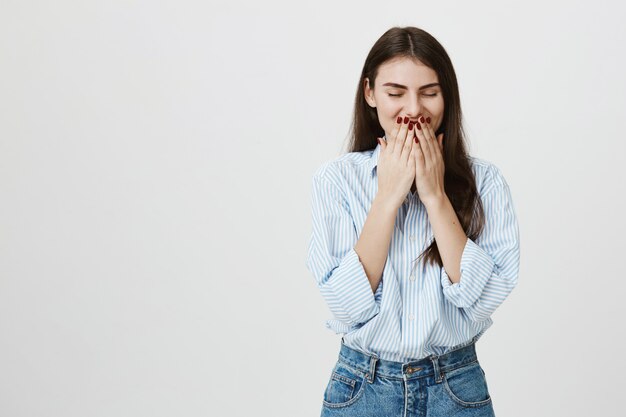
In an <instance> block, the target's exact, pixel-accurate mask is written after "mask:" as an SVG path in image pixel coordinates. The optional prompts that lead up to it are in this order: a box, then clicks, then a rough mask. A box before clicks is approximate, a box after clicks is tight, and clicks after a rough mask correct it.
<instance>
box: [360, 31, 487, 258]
mask: <svg viewBox="0 0 626 417" xmlns="http://www.w3.org/2000/svg"><path fill="white" fill-rule="evenodd" d="M400 57H406V58H411V59H417V60H419V61H421V62H422V63H423V64H424V65H426V66H428V67H430V68H432V69H433V70H434V71H435V72H436V73H437V77H438V78H439V83H440V85H441V90H442V94H443V99H444V114H443V122H442V123H441V126H440V127H439V129H437V131H436V132H435V136H436V135H438V134H439V133H443V134H444V142H443V162H444V165H445V174H444V187H445V192H446V195H447V196H448V198H449V199H450V202H451V203H452V206H453V207H454V211H455V212H456V214H457V216H458V218H459V221H460V222H461V226H462V227H463V230H464V231H465V234H466V235H467V236H468V237H469V238H470V239H472V240H476V238H477V237H478V236H479V235H480V233H481V231H482V229H483V227H484V224H485V215H484V210H483V206H482V202H481V200H480V195H479V194H478V191H477V189H476V179H475V178H474V174H473V172H472V168H471V164H470V160H469V155H468V153H467V147H466V143H465V132H464V129H463V124H462V113H461V101H460V95H459V87H458V84H457V80H456V74H455V72H454V67H453V66H452V62H451V61H450V57H449V56H448V54H447V53H446V51H445V49H444V48H443V46H442V45H441V44H440V43H439V42H438V41H437V40H436V39H435V38H434V37H433V36H432V35H430V34H429V33H428V32H426V31H424V30H422V29H419V28H416V27H411V26H409V27H393V28H391V29H389V30H388V31H387V32H385V33H384V34H383V35H382V36H381V37H380V38H379V39H378V40H377V41H376V43H375V44H374V46H373V47H372V49H371V50H370V52H369V54H368V55H367V58H366V60H365V64H364V65H363V71H362V72H361V78H360V80H359V85H358V89H357V93H356V99H355V102H354V119H353V121H352V126H351V132H350V143H349V149H348V152H362V151H366V150H370V149H374V148H375V147H376V145H377V143H378V142H377V139H376V138H377V137H382V136H383V135H384V134H385V131H384V130H383V128H382V126H381V125H380V123H379V121H378V116H377V113H376V109H375V108H372V107H370V106H369V105H368V104H367V102H366V101H365V94H364V93H365V86H364V83H365V78H369V82H370V84H369V85H370V88H372V89H373V88H374V85H375V81H376V76H377V75H378V68H379V67H380V66H381V65H382V64H383V63H385V62H387V61H389V60H391V59H395V58H400ZM422 257H424V260H425V263H431V264H432V263H435V262H436V263H437V264H438V265H439V267H442V266H443V261H442V259H441V255H440V254H439V249H438V248H437V243H436V241H435V240H434V239H433V240H432V242H431V244H430V246H428V248H426V249H425V250H424V252H423V253H422V254H420V255H419V257H418V258H417V259H416V261H418V260H419V259H420V258H422Z"/></svg>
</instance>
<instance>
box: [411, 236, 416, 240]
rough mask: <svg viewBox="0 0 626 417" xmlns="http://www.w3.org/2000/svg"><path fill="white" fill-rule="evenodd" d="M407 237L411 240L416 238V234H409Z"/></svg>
mask: <svg viewBox="0 0 626 417" xmlns="http://www.w3.org/2000/svg"><path fill="white" fill-rule="evenodd" d="M409 239H411V240H415V239H417V236H415V235H411V236H409Z"/></svg>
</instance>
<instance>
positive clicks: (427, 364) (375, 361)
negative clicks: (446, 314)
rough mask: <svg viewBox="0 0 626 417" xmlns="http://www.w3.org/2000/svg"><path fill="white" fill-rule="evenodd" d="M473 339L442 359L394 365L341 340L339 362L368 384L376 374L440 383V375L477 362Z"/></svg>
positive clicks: (431, 357) (435, 358) (394, 363)
mask: <svg viewBox="0 0 626 417" xmlns="http://www.w3.org/2000/svg"><path fill="white" fill-rule="evenodd" d="M477 340H478V337H477V336H475V337H474V338H472V340H470V341H469V342H467V343H466V344H462V345H460V346H458V347H455V348H454V349H453V350H451V351H449V352H447V353H444V354H442V355H439V356H437V355H429V356H427V357H425V358H422V359H419V360H415V361H409V362H404V363H403V362H394V361H389V360H385V359H380V358H379V357H378V356H377V355H376V354H370V353H364V352H361V351H358V350H355V349H353V348H350V347H348V346H347V345H346V344H345V343H344V341H343V338H342V339H341V349H340V351H339V361H341V362H343V363H345V364H346V365H349V366H351V367H353V368H356V369H358V370H360V371H363V373H365V377H366V378H367V379H368V381H369V382H372V381H373V380H374V376H375V375H376V374H378V375H381V376H385V377H388V378H399V379H414V378H423V377H429V376H434V377H435V381H436V382H437V383H439V382H441V379H442V378H443V372H447V371H451V370H453V369H456V368H459V367H461V366H464V365H467V364H469V363H472V362H476V361H478V357H477V355H476V341H477Z"/></svg>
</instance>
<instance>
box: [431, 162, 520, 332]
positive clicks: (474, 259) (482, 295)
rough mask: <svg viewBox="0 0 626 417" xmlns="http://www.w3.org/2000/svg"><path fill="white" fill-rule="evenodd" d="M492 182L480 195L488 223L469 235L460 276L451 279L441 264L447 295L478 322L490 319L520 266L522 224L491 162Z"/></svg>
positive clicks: (507, 291) (504, 185)
mask: <svg viewBox="0 0 626 417" xmlns="http://www.w3.org/2000/svg"><path fill="white" fill-rule="evenodd" d="M491 169H492V177H491V180H492V183H491V184H490V186H489V187H488V190H487V191H486V193H485V195H484V196H481V200H482V203H483V209H484V212H485V227H484V228H483V231H482V232H481V234H480V236H479V237H478V238H477V239H476V241H473V240H472V239H470V238H467V240H466V242H465V247H464V248H463V254H462V256H461V279H460V281H459V282H458V283H452V282H451V281H450V278H449V276H448V274H447V273H446V270H445V269H444V268H443V267H442V268H441V284H442V286H443V293H444V296H445V297H446V298H447V299H448V301H450V302H451V303H452V304H454V305H455V306H457V307H459V308H461V309H463V310H464V311H465V313H466V314H467V315H468V317H469V318H470V319H471V320H473V321H476V322H479V321H484V320H487V319H488V318H489V317H490V316H491V314H492V313H493V312H494V311H495V310H496V308H498V307H499V306H500V304H502V302H503V301H504V300H505V299H506V297H507V296H508V295H509V294H510V293H511V291H513V288H515V286H516V285H517V277H518V274H519V266H520V245H519V226H518V222H517V217H516V214H515V208H514V207H513V200H512V198H511V191H510V189H509V186H508V184H507V183H506V181H505V179H504V177H503V176H502V174H501V172H500V171H499V169H498V168H497V167H495V166H493V165H492V167H491Z"/></svg>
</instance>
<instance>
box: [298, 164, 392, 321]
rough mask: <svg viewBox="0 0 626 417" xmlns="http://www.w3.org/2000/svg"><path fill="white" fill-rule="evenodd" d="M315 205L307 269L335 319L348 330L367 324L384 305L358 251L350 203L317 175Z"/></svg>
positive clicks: (314, 188)
mask: <svg viewBox="0 0 626 417" xmlns="http://www.w3.org/2000/svg"><path fill="white" fill-rule="evenodd" d="M311 203H312V205H311V213H312V233H311V237H310V241H309V247H308V254H307V261H306V266H307V268H308V269H309V271H310V272H311V273H312V274H313V276H314V278H315V281H316V283H317V286H318V288H319V290H320V292H321V294H322V296H323V298H324V299H325V301H326V303H327V304H328V307H329V308H330V310H331V312H332V313H333V315H334V317H335V319H336V320H337V321H339V322H341V323H342V324H344V325H345V328H349V327H353V326H358V325H360V324H363V323H365V322H367V321H368V320H370V319H371V318H372V317H374V316H375V315H376V314H378V312H379V311H380V306H379V301H377V300H376V298H377V297H375V295H374V292H372V287H371V285H370V282H369V280H368V278H367V275H366V274H365V270H364V269H363V264H362V263H361V261H360V260H359V256H358V254H357V253H356V251H355V250H354V245H355V244H356V242H357V240H358V237H357V236H358V235H357V231H356V227H355V225H354V221H353V219H352V216H351V214H350V207H349V204H348V201H347V199H346V198H345V197H344V196H343V194H342V192H341V190H340V188H339V187H338V186H337V185H336V184H334V183H333V182H332V181H330V180H328V179H326V178H324V177H323V176H321V175H319V174H317V173H316V175H314V176H313V180H312V193H311Z"/></svg>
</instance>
